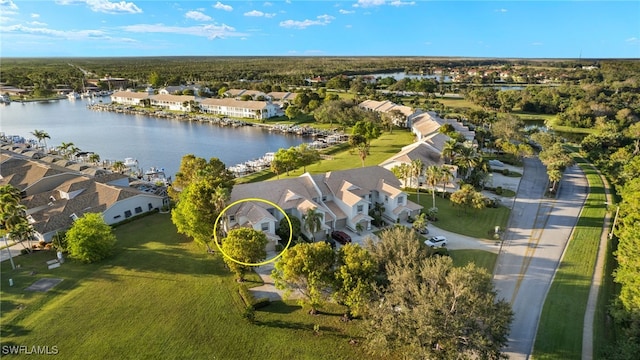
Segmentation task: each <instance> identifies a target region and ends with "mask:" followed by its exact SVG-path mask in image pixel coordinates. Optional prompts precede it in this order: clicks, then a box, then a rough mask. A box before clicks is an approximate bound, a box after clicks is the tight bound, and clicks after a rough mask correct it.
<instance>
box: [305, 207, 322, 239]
mask: <svg viewBox="0 0 640 360" xmlns="http://www.w3.org/2000/svg"><path fill="white" fill-rule="evenodd" d="M303 218H304V219H303V221H304V228H305V229H307V231H309V234H311V240H315V236H316V233H317V232H318V231H320V229H322V213H320V212H318V211H317V209H316V208H309V209H307V211H306V212H305V213H304V215H303Z"/></svg>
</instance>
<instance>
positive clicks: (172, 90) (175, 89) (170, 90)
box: [158, 85, 209, 95]
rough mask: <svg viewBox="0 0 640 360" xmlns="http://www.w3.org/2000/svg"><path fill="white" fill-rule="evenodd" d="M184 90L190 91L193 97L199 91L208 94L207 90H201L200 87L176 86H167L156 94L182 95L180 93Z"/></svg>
mask: <svg viewBox="0 0 640 360" xmlns="http://www.w3.org/2000/svg"><path fill="white" fill-rule="evenodd" d="M185 90H192V91H193V93H194V95H198V93H199V92H200V91H203V92H208V91H209V89H208V88H202V87H201V86H200V85H177V86H167V87H164V88H162V89H160V90H158V94H160V95H182V92H183V91H185Z"/></svg>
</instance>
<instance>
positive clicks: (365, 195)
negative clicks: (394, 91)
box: [225, 166, 422, 248]
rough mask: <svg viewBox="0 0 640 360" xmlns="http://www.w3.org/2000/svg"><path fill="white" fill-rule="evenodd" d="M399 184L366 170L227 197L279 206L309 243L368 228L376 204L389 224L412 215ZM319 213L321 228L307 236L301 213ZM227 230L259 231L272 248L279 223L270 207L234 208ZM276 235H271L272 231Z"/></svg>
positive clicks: (249, 187) (381, 171)
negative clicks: (338, 232) (297, 223)
mask: <svg viewBox="0 0 640 360" xmlns="http://www.w3.org/2000/svg"><path fill="white" fill-rule="evenodd" d="M400 186H401V183H400V181H399V180H398V179H397V178H396V177H395V176H394V175H393V173H392V172H391V171H389V170H387V169H385V168H383V167H379V166H370V167H364V168H356V169H350V170H341V171H332V172H328V173H325V174H315V175H311V174H309V173H305V174H303V175H301V176H300V177H297V178H291V179H282V180H275V181H265V182H259V183H249V184H238V185H235V186H234V188H233V190H232V192H231V201H232V202H235V201H237V200H241V199H248V198H261V199H264V200H268V201H270V202H272V203H274V204H276V205H278V206H279V207H281V208H282V209H283V210H284V212H285V213H286V214H287V215H288V216H295V217H296V218H298V219H299V220H300V222H301V224H303V226H302V231H303V233H304V234H305V235H306V236H307V237H308V238H312V239H322V238H324V237H325V236H326V235H328V234H329V233H330V232H331V231H333V230H337V229H345V228H346V229H350V230H352V231H356V230H357V229H358V228H359V227H362V228H363V229H371V220H373V219H372V217H371V216H369V210H370V209H372V208H373V207H374V206H375V203H381V204H382V205H383V207H384V213H383V218H384V219H385V220H386V221H388V222H391V223H395V222H397V221H398V220H404V219H406V218H407V217H408V216H416V215H417V214H418V213H419V211H420V209H422V207H421V206H420V205H418V204H415V203H413V202H411V201H409V200H408V197H407V194H406V193H404V192H403V191H402V190H401V189H400ZM309 210H313V211H314V212H316V213H317V214H319V215H318V216H319V218H320V220H321V221H320V222H321V224H322V226H321V227H320V229H319V230H318V231H317V232H315V233H314V234H311V233H310V232H309V229H307V228H306V227H305V226H304V224H305V214H306V213H307V212H308V211H309ZM225 215H226V219H225V222H226V224H227V228H233V227H236V226H246V227H252V228H254V229H256V230H263V231H265V233H267V235H268V237H269V238H270V239H271V242H270V244H269V247H270V248H273V247H275V243H276V239H277V237H275V236H274V233H271V231H272V229H275V228H276V227H277V226H278V224H279V222H280V221H281V220H282V219H283V218H284V215H283V214H282V213H280V211H278V210H277V209H275V208H274V207H273V206H271V205H269V204H267V203H263V202H257V201H255V202H246V203H241V204H237V205H235V206H234V207H232V208H231V209H229V210H228V212H227V214H225ZM273 231H274V232H275V230H273Z"/></svg>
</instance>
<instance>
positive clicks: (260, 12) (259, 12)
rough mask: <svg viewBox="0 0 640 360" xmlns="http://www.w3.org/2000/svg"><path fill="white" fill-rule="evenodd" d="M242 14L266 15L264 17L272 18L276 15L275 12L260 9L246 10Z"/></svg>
mask: <svg viewBox="0 0 640 360" xmlns="http://www.w3.org/2000/svg"><path fill="white" fill-rule="evenodd" d="M244 16H254V17H263V16H264V17H266V18H272V17H274V16H276V14H275V13H263V12H262V11H259V10H251V11H248V12H246V13H244Z"/></svg>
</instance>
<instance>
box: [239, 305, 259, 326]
mask: <svg viewBox="0 0 640 360" xmlns="http://www.w3.org/2000/svg"><path fill="white" fill-rule="evenodd" d="M242 317H243V318H244V319H245V320H247V321H248V322H250V323H252V324H253V323H254V322H255V321H256V311H255V309H254V308H253V306H247V307H246V308H244V311H243V312H242Z"/></svg>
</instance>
